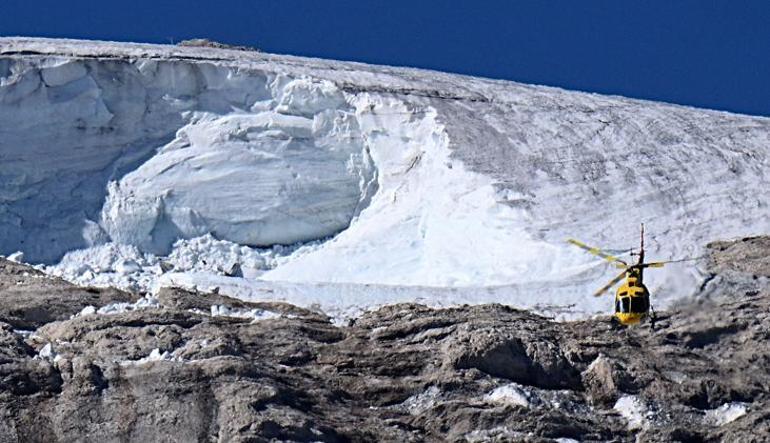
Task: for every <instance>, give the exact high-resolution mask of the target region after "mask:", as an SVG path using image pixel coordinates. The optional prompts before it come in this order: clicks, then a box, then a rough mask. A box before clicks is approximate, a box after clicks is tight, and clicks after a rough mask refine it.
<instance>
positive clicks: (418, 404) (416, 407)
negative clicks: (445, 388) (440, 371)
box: [395, 386, 441, 415]
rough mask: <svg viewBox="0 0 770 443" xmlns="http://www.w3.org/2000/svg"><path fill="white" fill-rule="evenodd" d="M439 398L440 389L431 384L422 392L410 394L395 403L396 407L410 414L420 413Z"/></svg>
mask: <svg viewBox="0 0 770 443" xmlns="http://www.w3.org/2000/svg"><path fill="white" fill-rule="evenodd" d="M440 398H441V389H439V388H438V387H437V386H431V387H429V388H428V389H426V390H425V391H423V392H420V393H418V394H415V395H412V396H411V397H409V398H407V399H406V400H404V401H403V402H402V403H400V404H398V405H396V406H395V407H396V409H401V410H404V411H406V412H408V413H409V414H411V415H420V414H422V413H423V412H425V411H427V410H428V409H430V408H432V407H433V406H435V405H436V403H437V402H438V400H439V399H440Z"/></svg>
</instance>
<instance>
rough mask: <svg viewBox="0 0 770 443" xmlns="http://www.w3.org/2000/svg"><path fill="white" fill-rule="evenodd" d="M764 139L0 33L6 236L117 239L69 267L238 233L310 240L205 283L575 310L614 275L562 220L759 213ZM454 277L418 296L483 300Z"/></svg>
mask: <svg viewBox="0 0 770 443" xmlns="http://www.w3.org/2000/svg"><path fill="white" fill-rule="evenodd" d="M769 153H770V120H768V119H765V118H758V117H749V116H740V115H733V114H729V113H723V112H714V111H707V110H699V109H693V108H687V107H681V106H673V105H667V104H661V103H653V102H644V101H637V100H630V99H625V98H621V97H607V96H600V95H593V94H586V93H577V92H568V91H563V90H560V89H555V88H547V87H540V86H530V85H522V84H517V83H512V82H504V81H493V80H487V79H480V78H472V77H464V76H457V75H451V74H444V73H438V72H429V71H422V70H415V69H404V68H390V67H381V66H370V65H363V64H357V63H346V62H336V61H325V60H317V59H305V58H298V57H289V56H277V55H270V54H263V53H255V52H248V51H234V50H223V49H212V48H189V47H172V46H156V45H138V44H120V43H100V42H82V41H66V40H46V39H25V38H2V39H0V253H3V254H9V253H13V252H15V251H22V252H24V254H25V259H26V260H27V261H29V262H38V263H39V262H43V263H47V264H55V263H57V262H59V261H60V260H62V258H63V257H64V260H65V263H69V264H70V265H71V264H72V263H73V261H77V262H79V263H80V264H83V263H86V262H88V261H89V260H91V261H94V260H96V262H99V263H102V262H104V261H105V260H106V261H109V262H110V263H113V262H115V257H114V254H112V255H113V256H112V258H110V259H104V260H102V259H99V260H101V261H99V260H97V259H95V258H94V257H102V258H103V255H104V254H105V251H108V252H109V251H113V252H114V251H123V252H121V254H123V253H125V251H127V250H128V251H130V252H129V253H127V254H128V255H129V256H131V257H130V259H131V261H132V262H133V264H132V265H130V266H128V268H126V267H125V266H123V268H122V271H121V270H119V269H116V266H117V265H115V266H113V265H112V264H110V265H109V266H102V267H100V266H99V263H96V262H93V263H88V265H87V266H80V265H77V266H75V265H72V266H70V265H67V266H64V268H66V269H62V267H61V266H60V268H59V272H62V273H64V274H66V275H68V276H69V277H70V278H71V279H74V280H78V279H80V280H78V281H94V280H98V278H99V275H100V274H105V273H106V274H110V275H112V274H116V273H117V274H136V275H137V276H138V275H146V274H147V273H146V272H145V271H146V270H147V269H149V268H150V267H153V269H155V268H156V267H157V266H158V263H159V262H160V260H161V259H160V258H159V257H161V256H170V257H172V258H173V257H179V256H183V255H184V254H183V253H181V252H180V250H179V248H180V247H189V245H190V244H196V245H200V244H206V245H212V246H211V248H212V251H214V250H215V249H216V251H215V252H216V254H219V255H220V256H223V257H224V256H226V257H230V258H231V259H232V260H231V261H236V262H237V261H239V260H241V258H242V257H246V256H249V257H251V255H249V254H250V253H247V252H243V251H242V250H241V249H240V248H243V247H254V248H272V249H266V251H269V254H273V256H275V255H276V252H275V251H276V249H275V247H274V246H275V245H289V244H296V243H307V242H315V243H313V245H311V246H306V247H301V248H299V249H296V252H294V253H293V254H290V255H286V256H284V257H277V258H276V257H273V256H271V257H268V258H269V260H267V259H266V260H262V259H260V260H257V259H253V260H252V259H250V261H249V263H245V264H247V265H250V266H253V267H256V268H259V269H258V270H259V272H258V273H257V274H260V273H262V272H264V271H267V272H266V273H264V274H262V275H258V276H259V277H260V278H261V280H260V281H258V282H257V281H254V280H249V281H250V282H251V283H249V281H244V280H239V281H237V282H234V281H232V280H231V281H230V283H227V282H222V281H220V280H216V278H214V280H216V284H217V285H220V286H228V285H231V286H232V287H233V288H236V287H237V288H236V289H237V290H236V289H232V290H233V291H236V292H237V291H246V292H248V291H252V292H253V291H254V290H255V289H254V286H253V285H257V286H259V287H262V286H261V285H264V284H266V282H316V283H323V284H327V283H338V284H360V283H365V284H385V285H398V286H432V287H448V286H451V287H461V288H462V287H464V288H478V287H488V288H490V289H488V291H489V292H488V295H487V299H492V300H494V301H502V302H510V303H512V304H519V305H529V306H532V305H538V304H542V303H546V304H548V303H551V304H562V305H568V304H572V303H574V302H575V301H576V300H575V299H573V297H574V298H580V299H582V298H583V296H584V294H587V293H590V292H591V291H592V290H593V289H595V288H596V287H598V286H599V285H601V284H603V283H604V280H608V279H609V278H610V277H611V275H610V274H608V273H605V271H606V270H607V269H606V267H605V266H604V265H603V264H601V263H600V262H598V261H596V260H594V259H592V258H590V257H589V256H586V255H584V254H583V253H582V252H580V251H573V250H571V249H570V246H568V245H566V244H565V243H564V239H565V237H567V236H575V237H578V238H580V239H582V240H584V241H587V242H590V243H594V244H597V245H599V246H606V247H610V248H614V249H617V250H620V249H627V248H629V247H632V246H635V245H636V244H637V242H638V240H637V229H638V223H639V222H647V223H648V230H649V232H650V234H651V235H650V237H649V239H648V240H649V246H650V251H649V256H650V257H651V258H658V259H672V258H673V259H676V258H682V257H696V256H697V255H698V254H699V252H700V251H699V248H700V247H701V246H702V245H703V244H704V243H705V242H707V241H709V240H711V239H715V238H725V237H731V236H741V235H748V234H753V233H761V232H767V231H768V230H769V228H770V221H768V218H767V211H768V203H770V186H768V185H769V184H770V183H768V182H769V180H768V154H769ZM207 236H208V237H207ZM212 237H213V238H212ZM201 238H209V239H210V240H206V241H205V242H203V243H201V241H200V240H199V239H201ZM196 242H197V243H196ZM180 245H182V246H180ZM185 245H186V246H185ZM213 245H216V247H214V246H213ZM88 248H90V249H88ZM105 248H106V249H105ZM126 248H128V249H126ZM278 248H279V249H280V247H278ZM82 249H85V250H86V251H97V252H94V253H92V254H90V255H89V254H88V253H86V252H83V251H79V252H72V251H76V250H82ZM247 249H248V248H247ZM196 251H197V252H196V254H198V255H195V257H200V260H201V261H205V260H204V258H203V257H204V256H205V255H206V254H205V251H204V252H203V253H202V252H201V251H200V248H198V249H196ZM223 251H224V252H223ZM255 251H257V252H255V254H256V255H259V252H258V251H259V250H256V249H255ZM287 251H288V252H292V251H295V248H291V249H289V250H287ZM68 253H70V259H69V261H67V260H68V259H67V257H65V254H68ZM212 253H213V252H212ZM71 254H75V255H71ZM78 254H79V255H78ZM99 254H102V255H99ZM175 254H176V255H175ZM180 254H181V255H180ZM222 254H224V255H222ZM108 255H109V254H108ZM278 255H281V254H278ZM73 257H75V258H73ZM230 258H228V259H227V260H230ZM110 260H111V261H110ZM184 260H187V261H188V262H189V261H190V260H191V259H190V256H189V255H188V256H187V257H186V258H182V259H180V261H184ZM223 260H224V261H227V260H225V259H223ZM271 260H272V261H271ZM220 261H221V260H220ZM224 261H223V262H222V263H221V266H219V265H218V266H219V268H220V270H221V268H222V267H223V266H225V264H226V263H224ZM241 261H242V260H241ZM240 264H241V265H243V264H244V263H240ZM694 265H696V263H693V265H692V266H691V265H688V266H680V267H676V266H674V267H672V268H669V269H668V270H664V271H661V272H658V273H656V274H651V275H650V279H651V285H652V286H653V287H652V288H651V289H653V290H655V291H656V292H658V293H659V294H660V295H661V296H662V299H663V300H665V299H666V298H669V299H674V298H676V297H679V296H682V295H686V294H689V292H690V291H691V290H692V289H693V288H694V287H697V285H698V284H700V281H701V276H700V275H699V274H698V271H697V267H696V266H694ZM194 267H195V265H192V264H191V265H189V266H187V267H186V268H183V269H181V270H182V271H189V270H191V269H193V268H194ZM177 270H179V269H177ZM209 271H211V272H216V269H213V268H212V269H209ZM143 272H144V274H142V273H143ZM161 272H162V271H157V269H155V271H153V274H152V275H154V273H161ZM164 278H165V277H164ZM176 278H177V281H179V280H180V279H181V280H184V281H185V282H187V283H189V284H202V283H201V282H211V281H213V280H212V278H213V277H211V276H210V275H209V276H208V277H202V276H201V275H200V273H197V272H196V273H194V274H192V273H190V272H187V274H185V275H182V276H180V275H176ZM217 278H218V277H217ZM138 279H139V277H136V279H134V280H136V281H139V280H138ZM161 280H162V279H161ZM247 280H248V279H247ZM105 281H112V280H109V279H107V280H105ZM141 281H142V282H145V283H147V284H149V282H152V281H155V278H154V277H153V278H150V279H145V280H141ZM143 284H144V283H143ZM206 284H208V283H206ZM275 284H276V285H279V286H280V284H279V283H275ZM249 285H252V286H249ZM244 288H247V289H244ZM248 288H250V289H248ZM284 288H285V286H284ZM335 291H336V290H332V291H330V294H333V293H337V292H339V291H337V292H335ZM391 291H393V290H392V289H391ZM285 292H286V293H287V294H289V293H291V294H295V293H296V292H297V289H296V287H291V289H286V290H285ZM343 292H344V291H343ZM348 292H350V293H351V294H353V293H354V292H355V291H354V290H351V291H348ZM396 292H397V291H396ZM319 293H323V291H320V292H319ZM407 293H408V294H410V295H408V297H411V298H413V296H414V293H409V292H407ZM391 294H395V292H391ZM398 294H404V293H403V292H398ZM398 294H396V295H393V297H391V298H388V297H384V298H381V299H380V298H377V300H375V301H373V302H372V303H373V304H378V303H381V302H387V301H389V300H395V299H398V298H399V297H407V296H405V295H398ZM421 294H422V295H420V296H421V297H423V298H424V299H425V300H424V301H425V302H428V303H431V302H432V301H431V300H432V298H431V297H434V295H430V294H428V295H426V294H423V293H421ZM431 294H432V293H431ZM453 294H455V295H452V293H450V294H449V295H447V294H442V295H437V296H435V297H434V298H436V299H441V300H443V301H444V302H445V301H446V300H452V301H454V302H463V301H474V300H478V301H484V300H482V299H484V297H481V296H479V295H478V291H473V292H472V293H471V292H462V291H461V292H460V293H459V294H460V295H457V294H458V293H453ZM286 296H287V297H289V295H286ZM330 297H335V296H334V295H330ZM453 297H454V298H453ZM479 297H480V298H479ZM343 298H344V297H343ZM351 298H355V296H353V295H351ZM364 298H365V297H364ZM360 299H361V297H359V298H357V299H356V300H359V301H360ZM485 300H486V299H485ZM294 301H295V302H296V300H294ZM433 301H435V300H433ZM345 303H348V302H345ZM350 303H353V301H350ZM360 303H361V305H362V306H365V305H366V304H367V303H369V302H367V301H366V300H364V301H360ZM586 303H587V304H586V307H585V308H580V309H584V310H585V311H586V312H594V311H597V310H601V309H604V308H603V305H601V304H600V303H599V302H594V301H591V302H586Z"/></svg>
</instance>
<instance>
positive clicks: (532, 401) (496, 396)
mask: <svg viewBox="0 0 770 443" xmlns="http://www.w3.org/2000/svg"><path fill="white" fill-rule="evenodd" d="M484 400H485V401H487V402H491V403H500V404H506V405H512V406H522V407H524V408H528V409H529V408H531V407H532V406H534V405H536V404H538V403H540V399H539V398H537V396H535V395H534V394H533V393H532V392H531V391H527V390H526V389H525V388H524V386H522V385H520V384H518V383H510V384H507V385H504V386H500V387H498V388H495V389H494V390H493V391H492V392H490V393H489V394H487V395H486V396H484Z"/></svg>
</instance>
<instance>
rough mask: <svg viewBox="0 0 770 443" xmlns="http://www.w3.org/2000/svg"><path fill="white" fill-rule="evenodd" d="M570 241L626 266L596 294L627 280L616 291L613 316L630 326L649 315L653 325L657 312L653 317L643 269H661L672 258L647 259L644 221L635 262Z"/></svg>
mask: <svg viewBox="0 0 770 443" xmlns="http://www.w3.org/2000/svg"><path fill="white" fill-rule="evenodd" d="M567 242H568V243H571V244H573V245H575V246H577V247H579V248H581V249H584V250H586V251H588V252H589V253H591V254H593V255H596V256H599V257H601V258H603V259H605V260H607V261H609V262H610V263H613V264H614V265H615V266H616V267H618V268H621V269H623V272H621V273H620V275H618V276H617V277H615V278H613V279H612V280H610V282H609V283H607V284H606V285H604V286H603V287H602V288H601V289H599V290H598V291H596V292H595V293H594V296H595V297H599V296H601V295H602V294H604V293H605V292H607V291H608V290H609V289H611V288H612V287H613V286H615V284H617V283H618V282H619V281H621V280H622V279H623V278H625V279H626V281H625V282H623V284H621V285H620V287H618V289H617V291H616V292H615V314H614V318H615V319H616V320H617V321H618V322H619V323H620V324H622V325H625V326H629V325H635V324H637V323H640V322H641V321H642V320H644V319H645V318H647V317H650V318H651V321H652V322H653V324H654V321H655V311H654V310H652V316H650V310H651V309H652V307H651V305H650V291H649V290H648V289H647V287H646V286H645V285H644V280H643V278H644V269H645V268H662V267H663V265H665V264H666V263H671V262H672V261H658V262H645V261H644V223H642V229H641V240H640V246H639V252H638V253H633V252H632V253H631V255H632V256H637V257H638V260H637V262H636V263H635V264H628V263H626V262H625V261H623V260H621V259H620V258H618V257H615V256H614V255H612V254H608V253H606V252H604V251H602V250H601V249H599V248H594V247H592V246H589V245H587V244H585V243H583V242H581V241H578V240H575V239H572V238H570V239H568V240H567Z"/></svg>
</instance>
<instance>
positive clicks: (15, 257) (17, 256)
mask: <svg viewBox="0 0 770 443" xmlns="http://www.w3.org/2000/svg"><path fill="white" fill-rule="evenodd" d="M6 258H7V259H8V260H10V261H12V262H16V263H24V253H23V252H21V251H16V252H14V253H13V254H11V255H9V256H8V257H6Z"/></svg>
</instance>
